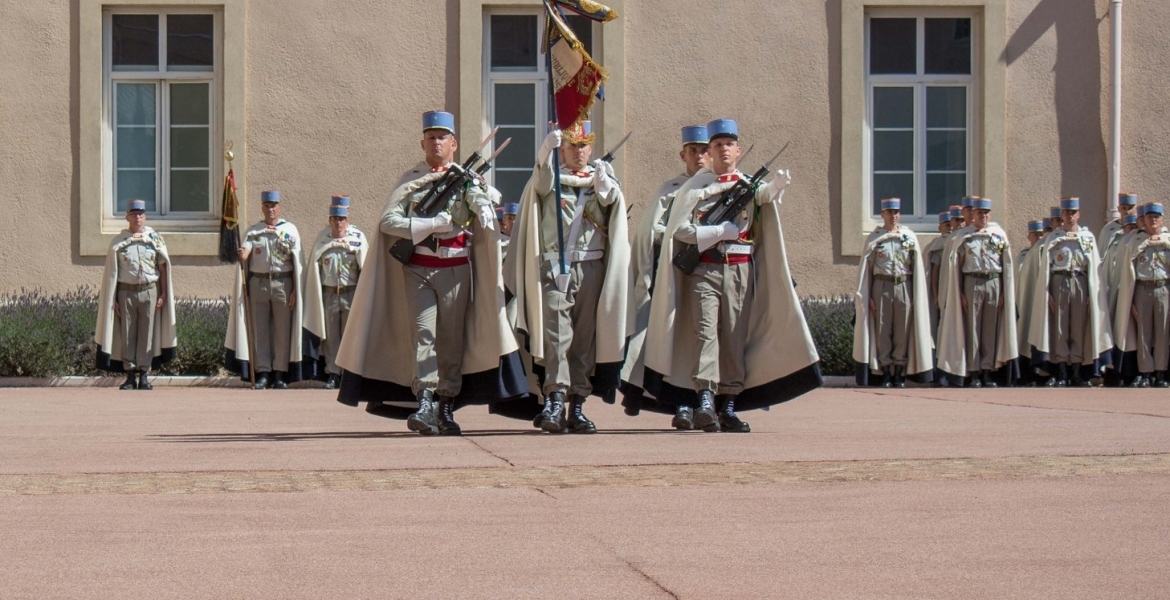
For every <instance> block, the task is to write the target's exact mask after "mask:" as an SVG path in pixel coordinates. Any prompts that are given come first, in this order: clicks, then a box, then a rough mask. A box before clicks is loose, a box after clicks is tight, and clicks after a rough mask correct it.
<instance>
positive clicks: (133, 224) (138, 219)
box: [126, 210, 146, 233]
mask: <svg viewBox="0 0 1170 600" xmlns="http://www.w3.org/2000/svg"><path fill="white" fill-rule="evenodd" d="M126 224H127V225H129V229H130V231H131V232H133V233H138V232H140V231H142V228H143V227H145V226H146V211H144V210H132V211H129V212H127V213H126Z"/></svg>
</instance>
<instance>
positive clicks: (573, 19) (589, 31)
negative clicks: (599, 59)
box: [565, 14, 596, 58]
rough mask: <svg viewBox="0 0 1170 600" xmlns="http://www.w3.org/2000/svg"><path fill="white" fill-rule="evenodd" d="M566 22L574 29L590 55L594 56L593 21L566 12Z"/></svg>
mask: <svg viewBox="0 0 1170 600" xmlns="http://www.w3.org/2000/svg"><path fill="white" fill-rule="evenodd" d="M565 23H566V24H567V25H568V26H569V29H572V30H573V33H574V34H575V35H576V36H577V39H578V40H580V41H581V45H583V46H585V51H586V52H588V53H589V56H593V21H590V20H589V19H587V18H585V17H582V16H581V15H574V14H566V15H565ZM595 58H596V57H595Z"/></svg>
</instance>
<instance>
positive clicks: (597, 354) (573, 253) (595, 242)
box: [505, 121, 630, 433]
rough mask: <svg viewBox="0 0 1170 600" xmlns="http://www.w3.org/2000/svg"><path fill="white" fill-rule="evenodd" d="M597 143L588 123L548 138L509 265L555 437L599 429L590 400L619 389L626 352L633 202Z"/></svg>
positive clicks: (520, 326)
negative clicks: (629, 209)
mask: <svg viewBox="0 0 1170 600" xmlns="http://www.w3.org/2000/svg"><path fill="white" fill-rule="evenodd" d="M594 139H595V137H594V135H593V130H592V126H591V124H590V123H589V121H583V122H582V123H580V124H579V125H575V126H573V127H571V128H569V129H567V130H565V131H564V132H562V131H560V130H554V131H552V132H550V133H549V134H548V135H547V136H546V137H545V139H544V142H543V143H542V144H541V147H540V152H539V154H537V164H536V169H535V171H534V172H533V174H532V179H530V180H529V182H528V186H527V187H526V188H525V190H524V194H523V196H522V198H521V202H520V220H519V223H518V227H517V230H516V235H515V236H514V238H513V240H512V243H511V246H512V247H511V248H510V249H509V256H508V265H505V271H506V272H507V276H506V279H507V281H508V289H509V290H511V291H512V292H513V293H514V294H515V296H516V298H517V305H516V307H515V308H516V310H515V311H514V318H515V320H516V330H517V331H518V332H523V333H524V334H525V335H527V339H528V347H529V350H530V352H531V355H532V359H533V361H534V362H536V363H537V364H538V365H540V366H541V367H543V370H544V376H543V381H542V383H541V392H542V393H543V395H544V397H545V405H544V410H543V411H542V412H541V414H540V415H539V416H538V417H537V419H536V420H535V421H534V422H533V425H535V426H537V427H539V428H540V429H542V430H544V431H547V432H550V433H558V432H561V431H566V430H567V431H570V432H574V433H595V432H596V431H597V428H596V426H595V425H594V424H593V422H592V421H590V420H589V419H588V418H586V417H585V414H584V413H583V412H582V405H583V404H584V403H585V399H586V398H588V397H589V396H590V395H591V394H596V395H598V396H602V397H605V396H607V395H610V394H612V393H613V391H614V390H616V388H617V386H618V381H619V376H620V369H621V364H622V361H623V360H624V358H625V345H626V327H627V314H626V308H627V306H626V305H627V302H628V299H629V298H628V293H627V291H628V285H629V261H630V245H629V237H628V233H627V225H626V203H625V196H624V195H623V193H622V189H621V186H620V184H619V183H618V181H617V180H616V179H615V178H614V173H613V167H612V166H611V165H610V164H609V163H608V162H605V161H602V160H593V161H592V162H590V159H591V157H592V155H593V142H594ZM554 150H558V151H559V160H560V163H559V164H560V171H559V172H555V171H553V160H552V159H553V156H552V155H553V151H554ZM558 178H559V183H560V189H559V190H558V189H557V181H558ZM562 240H563V246H562V245H561V244H562ZM566 395H567V396H568V397H567V398H566ZM566 401H567V402H568V405H569V406H568V408H567V410H566V406H565V404H566Z"/></svg>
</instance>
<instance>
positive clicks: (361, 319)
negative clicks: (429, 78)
mask: <svg viewBox="0 0 1170 600" xmlns="http://www.w3.org/2000/svg"><path fill="white" fill-rule="evenodd" d="M422 125H423V132H422V135H423V139H422V141H421V142H420V146H421V147H422V149H423V152H424V155H425V160H424V162H423V163H421V164H420V165H418V166H417V167H415V168H414V169H411V170H409V171H407V172H406V174H405V175H403V177H402V179H403V182H402V183H401V184H400V185H399V186H398V187H397V188H396V189H395V190H394V192H393V193H392V194H391V196H390V200H389V201H388V202H387V204H386V207H385V208H384V209H383V211H382V218H381V221H380V222H379V226H378V230H379V232H378V234H377V235H376V236H375V237H374V238H373V239H372V240H371V241H370V248H369V257H368V260H367V262H366V265H365V268H364V269H363V270H362V276H361V278H359V280H358V286H357V289H356V290H355V291H354V298H353V304H352V305H351V311H350V316H349V324H348V325H349V327H348V330H347V331H346V334H345V336H344V337H342V339H341V348H340V350H339V351H338V355H337V364H338V366H339V367H341V369H342V370H343V375H342V378H341V388H340V391H339V392H338V401H339V402H342V403H343V404H348V405H351V406H356V405H357V404H358V403H359V402H363V401H364V402H367V403H368V404H367V406H366V411H367V412H369V413H371V414H374V415H377V416H381V417H386V418H391V419H405V420H406V421H407V426H408V427H409V428H410V429H411V430H412V431H417V432H418V433H420V434H422V435H436V434H437V435H460V434H461V433H462V428H461V427H460V426H459V424H458V423H456V422H455V419H454V411H455V410H457V409H458V408H460V407H462V406H465V405H469V404H490V405H491V411H492V412H495V413H498V414H504V415H505V416H510V417H516V418H523V419H530V418H532V415H533V414H535V413H536V410H537V408H536V405H535V403H534V402H532V401H531V400H530V399H529V398H528V396H527V389H526V387H527V382H526V379H525V376H524V371H523V366H522V365H521V363H520V356H519V353H518V351H517V348H516V344H515V337H514V336H513V335H512V333H511V331H509V330H508V324H507V320H506V319H505V318H504V304H503V302H504V299H503V292H502V291H501V290H502V282H501V280H500V239H499V237H498V236H497V235H496V231H497V230H498V227H499V225H498V223H497V222H496V215H495V209H494V205H495V204H496V200H497V199H498V198H499V193H498V192H496V191H495V190H494V189H493V188H491V187H490V186H488V185H487V184H486V183H484V181H483V180H482V178H480V177H478V176H475V175H474V174H468V171H467V170H465V169H464V167H463V166H460V165H458V164H455V163H454V162H453V161H454V158H455V153H456V152H457V151H458V148H459V143H458V140H457V139H456V137H455V116H454V115H452V114H451V113H447V112H441V111H431V112H427V113H425V114H423V119H422ZM467 166H468V168H471V169H474V168H475V165H474V164H470V165H467ZM448 183H449V184H451V185H450V186H447V185H446V184H448ZM445 188H449V189H451V190H453V191H452V192H451V193H452V196H451V197H449V198H447V199H446V202H447V203H446V204H444V205H441V206H440V209H439V211H438V213H437V214H436V216H434V217H427V216H420V215H418V214H417V212H416V209H417V208H418V206H419V204H420V202H422V201H424V200H428V199H430V200H434V196H433V194H434V193H437V192H439V190H441V189H445ZM473 299H474V301H473ZM513 411H514V412H513Z"/></svg>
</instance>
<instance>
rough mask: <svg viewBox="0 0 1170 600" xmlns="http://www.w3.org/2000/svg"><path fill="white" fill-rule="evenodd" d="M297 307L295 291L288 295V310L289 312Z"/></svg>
mask: <svg viewBox="0 0 1170 600" xmlns="http://www.w3.org/2000/svg"><path fill="white" fill-rule="evenodd" d="M296 308H297V293H296V292H293V293H291V294H289V295H288V310H289V311H290V312H291V311H293V310H296Z"/></svg>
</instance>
